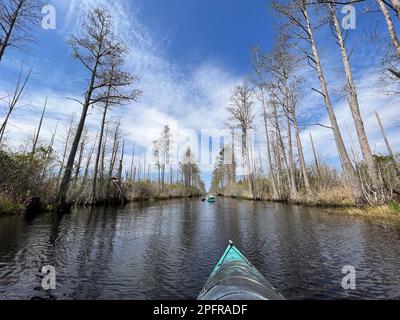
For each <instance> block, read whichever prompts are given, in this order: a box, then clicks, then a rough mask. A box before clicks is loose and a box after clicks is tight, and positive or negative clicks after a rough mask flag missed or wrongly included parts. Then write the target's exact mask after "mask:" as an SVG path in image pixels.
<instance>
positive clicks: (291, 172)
mask: <svg viewBox="0 0 400 320" xmlns="http://www.w3.org/2000/svg"><path fill="white" fill-rule="evenodd" d="M287 126H288V157H289V178H290V191H291V199H293V200H297V199H298V197H299V194H298V192H297V186H296V167H295V163H294V157H293V142H292V128H291V125H290V119H289V117H288V118H287Z"/></svg>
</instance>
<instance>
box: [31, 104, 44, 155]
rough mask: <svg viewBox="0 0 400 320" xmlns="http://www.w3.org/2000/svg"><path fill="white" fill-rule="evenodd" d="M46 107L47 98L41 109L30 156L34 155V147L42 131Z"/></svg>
mask: <svg viewBox="0 0 400 320" xmlns="http://www.w3.org/2000/svg"><path fill="white" fill-rule="evenodd" d="M46 106H47V98H46V101H45V103H44V107H43V111H42V116H41V117H40V121H39V128H38V131H37V134H36V136H35V139H34V140H33V146H32V154H35V152H36V147H37V143H38V141H39V136H40V131H41V130H42V124H43V117H44V114H45V112H46Z"/></svg>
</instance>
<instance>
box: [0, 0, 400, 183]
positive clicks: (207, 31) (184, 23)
mask: <svg viewBox="0 0 400 320" xmlns="http://www.w3.org/2000/svg"><path fill="white" fill-rule="evenodd" d="M50 3H51V4H53V5H54V6H55V8H56V10H57V29H56V30H51V31H45V30H41V29H40V28H38V30H37V31H36V32H35V36H36V44H34V45H32V46H30V47H29V50H28V52H21V51H18V50H10V51H9V52H7V54H6V57H5V59H4V61H2V63H0V97H4V96H6V95H7V93H9V92H10V90H11V89H12V87H13V85H14V84H15V81H16V78H17V75H18V72H19V70H20V68H21V65H24V66H25V68H26V69H27V68H29V67H32V68H33V72H34V74H33V77H32V79H31V81H30V83H29V86H28V92H27V94H26V96H25V97H24V102H25V103H29V105H30V106H28V107H25V108H21V109H19V110H17V112H16V113H15V114H14V115H13V116H12V119H11V125H10V126H9V130H8V139H9V142H10V144H11V145H14V146H15V147H18V146H20V145H22V144H24V143H25V141H26V140H27V138H28V136H29V135H31V134H32V133H33V130H34V128H35V127H36V126H37V121H38V118H39V116H40V112H41V107H42V104H43V103H44V99H45V97H48V98H49V102H48V103H49V107H48V113H47V114H46V120H45V124H44V128H43V133H42V136H41V141H42V142H43V143H46V141H48V140H49V138H50V134H51V131H52V130H54V128H55V126H56V124H57V121H58V124H59V126H58V127H59V128H58V130H59V132H60V133H59V135H58V138H57V139H58V142H61V141H62V139H63V136H64V133H63V131H65V130H66V124H67V122H68V119H69V117H70V116H71V114H72V113H73V112H76V113H79V111H80V110H79V105H77V104H76V103H74V102H72V101H71V100H68V99H66V98H67V97H76V98H81V94H82V93H83V92H84V90H85V86H86V83H87V77H88V75H87V73H86V72H85V71H84V69H83V68H82V66H81V65H80V64H79V63H78V62H77V61H75V60H73V59H72V58H71V55H70V48H69V45H68V43H67V41H68V37H69V35H70V34H71V33H74V34H76V33H79V32H80V30H81V26H82V21H83V19H84V15H85V12H86V11H87V10H88V9H91V8H94V7H96V6H103V7H105V8H107V9H109V10H110V12H111V14H112V16H113V19H114V24H115V32H116V34H117V35H118V36H119V37H120V38H121V39H122V40H124V41H125V42H126V43H127V45H128V47H129V49H130V52H129V55H128V56H127V59H126V68H127V69H128V70H130V71H131V72H134V73H135V74H137V75H138V77H139V78H140V82H139V83H138V85H137V86H138V88H140V89H141V90H142V91H143V96H142V97H141V98H140V101H139V102H138V103H135V104H132V105H130V106H127V107H123V108H122V109H118V110H114V112H113V113H112V114H111V116H112V118H113V119H117V118H122V129H123V137H124V139H125V140H126V143H127V145H128V146H129V147H128V148H132V146H133V145H134V144H135V145H136V147H137V148H138V149H139V150H141V152H142V153H143V155H144V153H145V152H146V151H145V150H146V147H148V146H149V145H151V141H152V140H154V139H155V138H157V137H158V135H159V133H160V132H161V129H162V127H163V126H164V125H165V124H170V125H171V126H172V128H173V130H175V131H176V132H177V131H179V132H182V131H184V130H195V132H197V133H198V132H199V130H201V129H203V130H212V129H214V130H215V129H223V127H224V122H225V120H226V119H227V113H226V110H225V108H226V106H227V105H228V104H229V98H230V94H231V91H232V89H233V88H234V86H235V85H237V84H239V83H240V82H241V81H243V80H244V79H245V78H246V77H247V76H248V72H249V69H250V65H249V61H250V54H249V51H250V48H251V47H252V46H254V45H260V46H261V47H262V48H263V49H264V50H265V51H268V50H270V48H271V47H272V46H273V43H274V36H275V33H276V30H275V28H276V27H275V24H274V20H278V19H277V18H276V17H275V16H274V15H273V13H272V12H271V10H270V8H269V6H268V2H267V1H264V0H251V1H249V0H230V1H228V0H218V1H217V0H168V1H167V0H133V1H128V0H115V1H112V2H111V1H106V0H81V1H77V0H72V1H68V0H53V1H50ZM357 12H358V18H359V19H358V21H357V29H356V30H355V31H352V33H351V35H350V38H349V46H350V47H351V48H354V49H355V50H354V53H353V55H352V64H353V71H354V74H355V77H356V82H357V86H358V88H359V94H360V101H361V103H362V112H363V115H364V120H365V123H366V127H367V133H368V135H369V137H370V139H371V145H372V148H373V150H374V151H375V152H384V151H385V150H384V145H383V143H382V140H381V138H380V135H379V130H378V128H377V126H376V121H375V119H374V115H373V111H374V110H376V109H377V110H379V111H380V113H381V116H382V119H383V121H384V123H385V125H386V127H387V131H388V134H389V137H390V139H391V141H392V143H393V145H394V147H395V149H396V150H399V147H400V137H399V135H397V130H398V127H396V118H397V119H398V114H399V106H398V100H397V99H394V98H392V97H388V96H385V95H383V94H382V92H380V90H379V89H377V87H376V82H377V81H378V80H377V79H378V76H379V75H378V72H379V68H378V65H379V63H380V61H381V60H382V58H383V54H384V51H385V47H384V46H382V43H381V41H383V40H384V39H387V35H386V32H385V29H384V25H383V24H382V19H377V16H376V14H374V15H372V16H371V15H369V16H367V15H362V14H361V7H360V8H359V10H358V11H357ZM373 30H377V33H378V35H379V36H378V39H377V40H374V42H371V37H370V34H369V33H370V32H371V31H373ZM317 38H318V43H319V48H320V51H321V56H322V59H323V63H324V68H325V71H326V76H327V79H328V82H329V86H330V88H331V91H332V96H333V100H334V102H335V109H336V111H337V116H338V120H339V123H340V125H341V129H342V131H343V135H344V137H345V140H346V142H347V143H348V144H350V143H351V140H350V139H349V136H350V135H351V136H352V137H353V138H354V139H355V134H354V126H353V124H352V121H351V115H350V114H349V111H348V106H347V102H346V100H345V99H343V98H340V97H341V94H340V92H341V88H342V85H343V78H342V74H341V72H340V71H341V61H340V52H339V51H338V50H337V47H336V46H335V44H334V42H333V41H332V38H331V35H330V33H329V32H327V30H323V29H322V30H320V31H319V32H318V33H317ZM301 73H302V75H303V77H304V78H305V79H306V83H305V96H304V99H303V101H302V103H301V106H300V109H299V116H300V118H301V120H302V123H303V140H304V143H303V144H304V148H305V151H306V154H311V153H310V143H309V141H308V133H309V132H312V133H313V135H314V139H315V140H316V145H317V148H318V150H319V154H320V157H321V158H323V159H324V160H326V161H327V162H328V163H330V164H333V165H337V163H338V160H337V156H336V150H335V145H334V142H333V139H332V134H331V132H329V130H326V129H323V128H321V127H315V126H311V125H310V124H312V123H314V122H321V123H325V124H329V123H328V122H327V117H326V111H325V108H324V105H323V100H322V99H321V97H320V96H319V95H318V94H316V93H315V92H314V91H312V89H311V88H313V87H314V88H319V84H318V82H317V78H316V77H315V74H314V73H313V71H311V70H310V69H309V68H306V67H302V68H301ZM3 108H4V103H2V102H0V120H1V118H2V117H3ZM256 111H257V112H258V111H259V110H256ZM99 119H100V114H99V110H96V109H93V110H91V112H90V115H89V118H88V127H89V129H90V132H91V136H92V137H94V136H95V135H96V132H97V130H98V125H99ZM256 122H257V125H258V126H257V128H258V129H257V132H256V140H257V141H258V142H259V144H258V145H257V146H256V149H257V151H258V150H260V153H261V154H262V156H263V160H264V161H265V156H264V155H265V150H264V146H263V139H264V138H263V131H262V125H261V122H260V121H259V118H258V120H257V121H256ZM189 135H190V134H189ZM189 140H190V139H188V141H189ZM192 140H193V139H192ZM185 143H186V142H185ZM185 143H181V145H182V146H183V145H184V144H185ZM188 144H190V143H189V142H188ZM204 149H206V148H204ZM206 158H207V157H206ZM307 160H308V161H311V159H310V158H308V159H307ZM127 161H129V158H128V159H127ZM211 169H212V167H210V166H205V167H203V168H202V170H203V173H204V178H205V180H206V182H207V184H209V182H210V171H211Z"/></svg>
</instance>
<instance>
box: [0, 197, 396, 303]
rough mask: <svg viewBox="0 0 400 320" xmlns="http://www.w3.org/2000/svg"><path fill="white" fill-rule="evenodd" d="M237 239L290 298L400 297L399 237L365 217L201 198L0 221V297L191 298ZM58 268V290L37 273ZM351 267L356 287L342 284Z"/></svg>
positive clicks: (261, 203)
mask: <svg viewBox="0 0 400 320" xmlns="http://www.w3.org/2000/svg"><path fill="white" fill-rule="evenodd" d="M230 239H231V240H233V241H234V242H235V244H236V245H237V247H238V248H239V249H240V250H241V251H242V252H243V254H245V255H246V256H247V258H248V259H249V260H250V261H251V262H252V263H253V264H254V265H255V266H256V267H257V268H258V269H259V271H260V272H261V273H262V274H263V275H264V276H265V277H266V278H267V279H268V280H269V281H270V282H271V283H272V284H273V285H274V286H275V287H276V288H277V289H278V290H279V291H280V292H281V293H282V294H283V295H284V296H285V297H286V298H288V299H342V298H346V299H352V298H366V299H368V298H372V299H385V298H386V299H387V298H397V299H399V298H400V233H399V231H396V230H395V229H392V228H390V227H383V226H381V225H379V224H377V223H373V222H371V221H370V220H366V219H363V218H354V217H348V216H340V215H329V214H326V213H324V212H322V211H321V210H320V209H314V208H302V207H298V206H289V205H282V204H274V203H266V202H265V203H263V202H256V203H253V202H248V201H237V200H232V199H218V200H217V202H216V203H214V204H210V203H207V202H202V201H201V200H199V199H193V200H190V199H188V200H172V201H166V202H156V203H133V204H129V205H128V206H127V207H125V208H123V209H113V208H98V209H95V210H92V211H91V210H89V209H77V210H74V211H73V212H72V213H71V214H67V215H64V216H63V217H59V218H57V217H53V216H50V215H47V214H43V215H40V216H38V217H36V218H35V219H34V220H31V221H28V220H26V219H24V218H23V217H17V216H2V217H0V299H39V298H40V299H43V298H45V299H195V298H196V297H197V295H198V294H199V292H200V290H201V288H202V287H203V285H204V283H205V282H206V280H207V278H208V276H209V275H210V273H211V271H212V269H213V268H214V266H215V264H216V263H217V261H218V259H219V258H220V256H221V255H222V253H223V251H224V249H225V248H226V246H227V244H228V241H229V240H230ZM45 265H53V266H54V267H55V268H56V281H57V288H56V290H53V291H50V292H46V291H44V290H43V289H42V287H41V273H40V270H41V268H42V267H43V266H45ZM345 265H351V266H354V267H355V268H356V271H357V273H356V277H357V278H356V281H357V282H356V285H357V287H356V290H351V291H346V290H344V289H343V288H342V286H341V281H342V278H343V277H344V276H345V275H344V274H342V268H343V266H345Z"/></svg>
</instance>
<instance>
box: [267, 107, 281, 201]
mask: <svg viewBox="0 0 400 320" xmlns="http://www.w3.org/2000/svg"><path fill="white" fill-rule="evenodd" d="M263 108H264V110H263V111H264V112H263V116H264V127H265V137H266V144H267V156H268V168H269V174H270V176H271V181H272V199H274V200H278V199H279V193H278V189H277V186H276V184H277V183H276V178H275V173H274V169H273V167H272V156H271V143H270V137H269V128H268V115H267V110H266V106H265V104H264V106H263Z"/></svg>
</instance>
